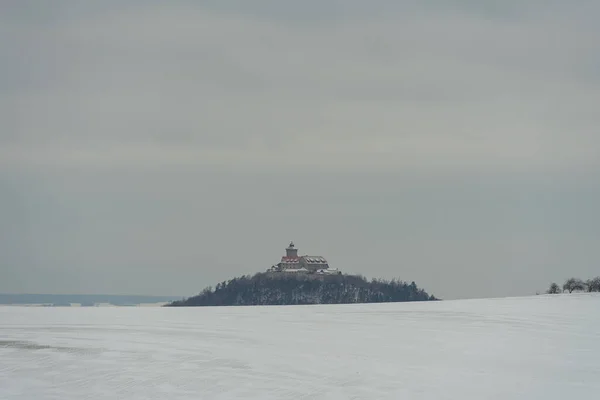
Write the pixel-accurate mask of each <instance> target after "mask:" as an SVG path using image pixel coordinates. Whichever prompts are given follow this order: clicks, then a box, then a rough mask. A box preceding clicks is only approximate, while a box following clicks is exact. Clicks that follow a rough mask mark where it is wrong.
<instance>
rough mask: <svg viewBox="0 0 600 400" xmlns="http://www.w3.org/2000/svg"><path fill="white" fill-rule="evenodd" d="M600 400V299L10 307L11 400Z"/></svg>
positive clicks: (2, 330) (6, 343) (2, 323)
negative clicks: (598, 398)
mask: <svg viewBox="0 0 600 400" xmlns="http://www.w3.org/2000/svg"><path fill="white" fill-rule="evenodd" d="M598 393H600V296H598V295H587V294H580V295H552V296H545V295H542V296H535V297H527V298H506V299H487V300H458V301H441V302H426V303H393V304H392V303H389V304H361V305H329V306H325V305H318V306H283V307H210V308H208V307H207V308H201V307H198V308H32V307H0V399H2V400H11V399H19V400H22V399H36V400H37V399H61V400H71V399H72V400H75V399H77V400H80V399H110V400H114V399H123V400H130V399H131V400H133V399H144V400H146V399H173V400H175V399H186V400H187V399H394V400H396V399H436V400H439V399H478V400H479V399H503V400H505V399H528V400H531V399H544V400H547V399H566V398H596V396H595V395H597V394H598ZM580 396H583V397H580Z"/></svg>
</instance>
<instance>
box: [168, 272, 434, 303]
mask: <svg viewBox="0 0 600 400" xmlns="http://www.w3.org/2000/svg"><path fill="white" fill-rule="evenodd" d="M427 300H436V298H435V297H434V296H432V295H431V296H430V295H429V294H428V293H427V292H425V291H424V290H423V289H419V288H418V287H417V285H416V284H415V283H414V282H412V283H410V284H408V283H406V282H402V281H397V280H392V281H386V280H372V281H367V280H366V279H365V278H363V277H361V276H355V275H329V276H328V275H325V276H323V275H305V274H291V273H258V274H256V275H254V276H242V277H240V278H234V279H231V280H229V281H226V282H222V283H219V284H218V285H217V286H216V287H215V289H214V290H213V288H210V287H209V288H206V289H205V290H204V291H202V292H201V293H200V294H199V295H197V296H194V297H190V298H188V299H185V300H180V301H175V302H173V303H171V304H170V305H169V306H241V305H294V304H349V303H383V302H401V301H427Z"/></svg>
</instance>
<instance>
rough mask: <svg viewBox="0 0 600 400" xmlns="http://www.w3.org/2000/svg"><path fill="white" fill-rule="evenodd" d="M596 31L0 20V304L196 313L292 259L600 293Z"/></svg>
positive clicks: (383, 11)
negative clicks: (98, 302)
mask: <svg viewBox="0 0 600 400" xmlns="http://www.w3.org/2000/svg"><path fill="white" fill-rule="evenodd" d="M598 11H600V7H599V6H598V5H597V4H595V3H594V2H586V1H579V2H574V3H569V4H566V3H564V2H541V1H530V2H527V4H523V3H522V2H516V1H508V2H503V3H502V4H498V3H496V2H474V1H454V2H441V1H430V2H422V1H421V2H416V1H415V2H393V1H378V2H370V3H369V4H368V5H367V3H365V2H362V1H343V2H340V1H325V2H323V1H320V2H314V1H307V2H280V1H259V2H253V4H252V7H251V6H250V5H249V4H248V3H247V2H243V1H237V2H235V1H230V2H222V1H218V2H217V1H209V2H203V3H202V5H199V4H198V3H197V2H191V1H179V2H170V3H169V4H166V3H164V2H137V1H130V2H117V1H105V2H94V3H89V2H86V3H82V2H70V1H64V2H56V3H53V5H52V6H49V5H45V4H39V3H38V2H26V1H19V2H6V3H5V5H3V12H2V13H1V16H0V37H2V39H0V52H1V53H2V54H4V55H5V60H4V61H3V63H1V64H0V121H2V129H1V130H0V171H1V175H0V179H1V180H0V184H1V186H0V190H2V192H3V193H6V198H9V199H10V201H9V202H7V205H5V206H3V207H1V211H0V212H1V214H0V215H2V216H3V218H4V219H5V220H6V221H7V223H6V224H3V226H4V228H2V229H1V230H2V231H3V232H2V234H3V236H2V237H3V239H4V243H5V244H4V247H5V248H4V249H2V250H3V251H2V256H1V257H2V259H0V261H1V265H2V266H3V268H4V266H6V267H5V268H7V274H6V275H7V276H10V279H8V280H6V281H4V282H6V283H3V284H2V285H3V286H0V290H4V291H23V290H31V291H52V290H56V291H69V290H71V289H72V288H80V289H81V290H82V291H88V292H90V291H94V292H98V291H104V292H107V291H113V292H114V291H117V292H126V291H134V292H165V293H166V292H170V293H176V292H178V291H179V290H181V291H182V292H183V294H185V293H188V292H189V291H193V290H196V289H200V287H201V286H203V285H204V284H208V283H213V281H214V280H215V279H225V278H227V277H229V276H231V275H232V274H234V273H247V272H250V271H253V270H256V269H262V268H263V267H264V266H265V265H262V264H261V263H267V264H268V263H272V262H274V260H273V257H274V258H277V256H278V252H279V251H280V247H281V244H282V242H286V241H287V240H289V239H292V238H293V239H295V240H297V241H298V242H299V245H300V246H301V248H302V249H306V251H309V252H320V253H323V254H324V255H326V256H329V257H330V258H331V259H332V260H337V261H338V263H339V264H340V266H341V267H342V268H344V267H345V268H347V269H350V270H353V271H355V272H363V273H365V274H367V275H369V274H370V273H372V274H373V275H394V274H396V275H401V276H402V275H407V276H406V279H415V280H417V281H418V283H420V284H423V285H424V286H426V287H428V288H429V287H431V288H432V290H434V291H436V293H440V294H441V295H444V296H446V297H448V296H450V297H453V296H454V297H459V296H471V295H485V294H486V293H493V294H498V295H501V294H505V293H509V294H520V293H526V292H528V291H529V292H531V291H532V290H535V289H537V288H539V286H536V285H540V284H541V285H545V284H546V281H547V280H549V279H562V277H564V276H566V275H569V274H570V273H571V271H573V272H576V271H580V273H581V274H586V273H593V271H592V270H591V268H592V267H591V266H592V265H594V263H595V264H597V261H598V258H597V256H595V255H594V254H595V253H594V250H593V248H594V243H595V241H596V240H597V238H598V236H599V233H600V231H598V228H596V227H597V226H599V225H597V224H595V225H594V224H592V223H591V222H590V221H592V222H594V221H597V220H598V215H597V214H598V213H597V211H596V210H595V207H594V205H593V204H594V203H593V201H592V200H594V201H595V200H597V199H598V192H599V190H600V188H599V187H598V184H597V183H595V182H597V175H598V172H599V167H600V165H599V162H600V157H599V154H598V149H599V148H600V139H599V136H598V135H597V134H596V133H595V129H596V128H597V126H598V123H599V122H600V117H599V116H600V113H598V106H597V104H600V83H599V80H598V78H599V77H598V73H597V71H598V68H597V67H598V65H599V59H598V54H600V52H599V50H600V48H599V46H600V45H599V44H598V41H597V40H595V38H596V37H598V33H600V32H598V28H597V24H596V21H594V20H593V16H594V15H597V12H598ZM234 239H235V241H236V243H240V242H241V243H243V244H242V245H239V246H241V247H239V248H237V247H234V248H233V249H232V248H231V247H230V246H231V245H232V244H231V242H232V241H233V240H234ZM284 244H285V243H284ZM344 244H349V245H350V246H351V248H352V249H355V250H356V251H358V252H359V253H360V254H359V255H356V254H353V255H352V256H350V255H349V254H348V253H347V250H346V249H345V248H344ZM274 252H275V253H277V254H274ZM390 254H392V255H393V256H390ZM567 264H568V265H567ZM578 268H579V269H578ZM32 271H37V274H39V276H40V277H42V278H39V279H38V278H35V276H37V275H36V274H34V273H32ZM140 274H143V275H144V276H145V277H146V279H144V280H143V281H140V282H137V281H135V277H136V276H139V275H140ZM32 276H34V277H32ZM53 276H54V278H52V277H53ZM515 276H520V279H521V281H520V283H514V282H513V279H516V278H515ZM413 277H414V278H413ZM124 278H126V279H124ZM196 281H197V282H196ZM133 282H135V284H134V283H133ZM445 283H452V285H453V286H456V289H454V288H447V287H446V286H445ZM45 285H46V286H45ZM131 285H134V286H131ZM474 287H475V288H474ZM179 288H181V289H179ZM195 288H196V289H195Z"/></svg>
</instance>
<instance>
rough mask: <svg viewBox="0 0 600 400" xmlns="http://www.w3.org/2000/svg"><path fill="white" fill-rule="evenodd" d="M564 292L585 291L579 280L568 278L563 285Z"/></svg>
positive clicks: (583, 284)
mask: <svg viewBox="0 0 600 400" xmlns="http://www.w3.org/2000/svg"><path fill="white" fill-rule="evenodd" d="M564 290H568V291H569V293H573V291H574V290H575V291H577V290H585V283H583V281H582V280H581V279H577V278H569V279H567V281H566V282H565V284H564V285H563V291H564Z"/></svg>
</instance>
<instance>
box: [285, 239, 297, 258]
mask: <svg viewBox="0 0 600 400" xmlns="http://www.w3.org/2000/svg"><path fill="white" fill-rule="evenodd" d="M285 256H286V257H287V258H298V249H297V248H296V247H295V246H294V242H290V245H289V246H288V247H287V248H286V249H285Z"/></svg>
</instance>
